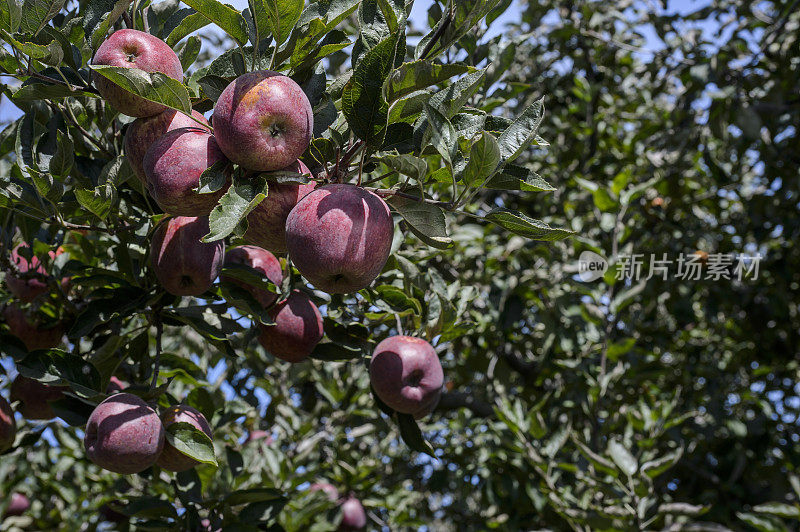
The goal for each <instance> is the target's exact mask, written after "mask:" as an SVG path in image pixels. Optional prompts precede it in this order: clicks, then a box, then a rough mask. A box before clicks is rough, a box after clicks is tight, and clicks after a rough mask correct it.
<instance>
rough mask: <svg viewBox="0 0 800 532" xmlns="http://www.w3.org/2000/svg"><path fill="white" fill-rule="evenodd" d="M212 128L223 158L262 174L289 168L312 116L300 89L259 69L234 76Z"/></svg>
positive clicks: (308, 136)
mask: <svg viewBox="0 0 800 532" xmlns="http://www.w3.org/2000/svg"><path fill="white" fill-rule="evenodd" d="M212 123H213V125H214V134H215V135H216V137H217V142H219V147H220V148H222V151H223V152H225V155H227V156H228V159H230V160H231V161H233V162H235V163H236V164H238V165H240V166H243V167H245V168H247V169H249V170H257V171H261V172H267V171H270V170H278V169H280V168H285V167H287V166H289V165H290V164H291V163H292V162H294V161H295V160H296V159H297V158H298V157H300V156H301V155H302V154H303V152H304V151H306V148H308V144H309V142H311V135H312V134H313V132H314V113H313V111H312V109H311V104H310V103H309V101H308V98H307V97H306V95H305V93H304V92H303V89H301V88H300V85H298V84H297V83H295V82H294V81H293V80H292V79H291V78H288V77H286V76H283V75H281V74H279V73H277V72H273V71H271V70H260V71H257V72H250V73H248V74H244V75H242V76H239V77H238V78H236V79H235V80H233V82H231V84H230V85H228V86H227V87H226V88H225V90H223V91H222V94H220V97H219V100H217V105H216V107H215V108H214V116H213V118H212Z"/></svg>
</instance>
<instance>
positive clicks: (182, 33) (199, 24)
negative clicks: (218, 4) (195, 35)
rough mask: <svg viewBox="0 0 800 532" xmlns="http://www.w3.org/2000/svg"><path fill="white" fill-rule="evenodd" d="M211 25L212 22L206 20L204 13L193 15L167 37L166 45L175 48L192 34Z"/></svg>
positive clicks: (186, 18) (184, 19)
mask: <svg viewBox="0 0 800 532" xmlns="http://www.w3.org/2000/svg"><path fill="white" fill-rule="evenodd" d="M209 24H211V21H210V20H208V18H206V16H205V15H203V14H202V13H192V14H191V15H188V16H186V17H184V18H183V20H181V21H180V23H179V24H178V25H177V26H175V29H173V30H172V31H171V32H170V33H169V35H168V36H167V39H166V43H167V44H168V45H170V46H175V45H176V44H178V42H179V41H180V40H181V39H183V38H184V37H186V36H187V35H189V34H190V33H192V32H195V31H197V30H199V29H201V28H204V27H206V26H208V25H209Z"/></svg>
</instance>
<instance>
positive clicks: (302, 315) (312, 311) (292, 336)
mask: <svg viewBox="0 0 800 532" xmlns="http://www.w3.org/2000/svg"><path fill="white" fill-rule="evenodd" d="M270 316H271V317H272V319H273V320H274V321H275V324H274V325H259V328H260V329H261V334H259V336H258V341H259V342H260V343H261V345H262V346H263V347H264V349H266V350H267V351H268V352H269V353H270V354H272V356H274V357H277V358H280V359H281V360H285V361H287V362H302V361H303V360H305V359H306V358H307V357H308V355H310V354H311V352H312V351H313V350H314V348H315V347H316V345H317V344H318V343H319V341H320V340H322V336H323V334H325V332H324V330H323V328H322V315H320V313H319V309H318V308H317V306H316V305H315V304H314V302H313V301H311V299H310V298H309V297H308V296H307V295H306V294H304V293H303V292H301V291H300V290H294V291H292V293H291V294H289V297H288V298H286V299H285V300H284V301H282V302H280V303H278V304H277V305H275V306H274V307H273V308H272V309H271V310H270Z"/></svg>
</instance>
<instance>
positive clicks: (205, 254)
mask: <svg viewBox="0 0 800 532" xmlns="http://www.w3.org/2000/svg"><path fill="white" fill-rule="evenodd" d="M185 4H187V5H188V6H189V7H188V8H187V7H184V8H179V6H178V3H177V2H169V1H162V2H152V3H151V2H147V1H134V2H132V3H131V2H128V1H124V0H120V1H118V2H113V1H110V0H91V1H88V2H77V3H76V2H66V3H64V2H63V1H62V2H58V1H53V2H48V1H39V0H34V1H28V0H26V1H25V2H24V3H22V4H18V3H16V2H15V0H7V1H6V2H5V3H3V4H2V5H0V36H2V39H3V41H4V43H5V45H4V48H3V51H2V55H0V66H1V67H2V72H3V76H6V77H9V78H15V79H16V80H17V82H16V84H12V85H10V87H12V91H11V92H9V93H8V94H9V95H10V98H11V100H12V101H13V102H14V103H15V104H17V105H18V106H19V107H20V108H21V109H23V110H24V111H25V112H24V115H23V117H21V118H20V119H18V120H17V121H15V122H14V123H12V124H11V125H10V126H9V127H8V128H7V129H6V130H5V131H4V132H3V134H2V139H1V140H0V144H1V145H2V148H3V156H4V157H5V159H4V163H3V164H4V165H3V166H2V173H3V177H2V180H3V188H4V194H3V198H2V200H1V201H0V215H1V216H2V219H3V226H2V239H3V242H2V269H3V271H4V282H3V289H2V298H3V299H2V315H3V322H4V325H3V329H2V334H3V336H2V350H3V355H4V356H5V357H6V359H7V360H6V362H8V363H7V364H6V365H4V366H3V367H4V368H6V371H7V373H6V374H7V375H10V376H13V375H16V376H13V381H12V379H11V378H10V377H7V378H6V379H4V380H3V394H2V396H0V450H2V451H3V453H4V454H3V455H2V456H0V463H2V470H0V478H3V479H4V480H3V481H2V482H3V483H2V488H0V493H1V494H2V499H1V500H0V513H3V515H4V516H5V518H7V519H9V523H11V525H9V526H23V527H25V526H32V527H33V528H40V527H41V528H50V527H53V528H57V527H59V526H68V527H71V526H73V525H68V524H65V523H55V522H53V521H50V519H51V518H52V516H53V515H54V514H52V513H50V508H52V507H53V505H54V504H55V505H56V506H57V507H59V508H63V509H64V510H65V512H66V514H67V515H69V514H71V513H73V512H77V513H76V514H75V517H74V518H75V519H84V523H85V522H86V521H87V520H88V521H91V522H94V523H102V522H107V523H110V524H111V525H109V526H112V527H114V526H117V525H113V523H117V524H119V526H122V524H121V523H127V524H126V525H125V526H134V527H137V529H139V528H141V529H147V530H155V529H186V530H200V529H202V530H219V529H222V530H251V529H252V530H267V529H269V530H278V529H287V530H306V529H309V527H312V524H313V527H314V528H311V529H314V530H327V529H330V530H332V529H337V528H338V529H340V530H356V529H364V528H371V529H373V528H381V527H383V528H387V527H388V528H390V529H394V528H395V527H397V526H406V525H408V524H410V523H412V522H413V519H414V518H413V512H412V513H411V514H408V513H406V514H404V515H403V516H395V517H393V514H392V513H391V509H387V508H386V505H395V504H400V499H397V500H394V501H393V502H390V501H388V500H384V501H383V503H381V502H379V501H377V499H376V497H375V495H374V493H373V492H372V491H371V490H370V489H369V488H368V482H367V480H368V479H367V478H363V477H360V476H359V475H358V472H357V469H356V468H355V465H356V464H355V463H353V462H350V461H349V460H347V459H344V460H342V459H341V458H340V459H338V460H334V459H333V455H331V454H330V453H336V452H337V451H336V450H335V447H336V446H337V445H343V446H352V445H353V442H354V441H357V440H358V439H359V438H361V437H364V436H366V435H367V434H369V433H371V432H374V431H380V432H382V433H383V436H381V437H380V438H379V439H378V440H374V441H375V444H373V445H370V448H369V449H368V452H370V453H375V456H376V457H377V456H379V455H380V454H381V453H382V452H385V451H383V450H382V449H381V447H382V446H386V447H387V448H388V447H392V448H398V446H402V448H401V451H402V452H403V453H407V456H415V457H416V458H414V459H415V460H421V461H423V462H426V461H427V462H429V461H430V460H431V459H432V458H433V457H435V454H434V453H435V452H434V449H433V447H432V446H431V444H430V443H429V442H428V441H426V438H425V435H424V432H423V429H424V426H425V424H426V423H429V422H430V421H431V420H432V419H435V417H436V416H437V415H438V414H437V410H436V408H437V405H438V404H439V401H440V399H441V397H442V394H443V392H444V391H445V390H444V388H445V386H444V385H445V380H446V378H447V370H446V369H443V364H442V360H441V358H442V357H443V354H444V353H446V352H447V351H448V345H449V342H450V341H452V340H453V339H454V338H456V337H458V336H459V335H460V334H462V333H463V331H464V330H465V329H466V328H468V327H469V326H470V325H469V323H468V322H467V321H465V320H463V319H462V318H463V313H464V309H465V308H466V307H467V306H469V305H470V298H471V297H472V296H471V292H470V291H469V290H468V289H467V288H468V287H462V288H463V289H462V288H459V287H458V286H457V285H456V284H452V282H451V281H449V280H445V279H443V278H442V277H441V275H439V274H438V273H437V272H436V271H434V270H429V271H426V270H425V269H424V268H422V267H421V266H422V264H420V265H419V267H418V265H417V264H416V263H418V262H419V258H418V257H420V256H435V255H436V254H437V253H439V250H443V249H448V248H450V247H451V246H452V245H453V240H452V239H451V237H450V236H449V235H450V231H452V230H453V228H455V227H457V226H458V224H460V223H462V222H463V221H465V220H469V221H470V223H474V222H475V221H477V222H478V223H481V224H495V225H497V226H500V227H502V228H504V229H505V230H506V231H508V234H509V236H510V235H511V234H517V235H521V236H522V237H525V238H528V239H534V240H545V241H548V240H558V239H562V238H565V237H568V236H569V235H570V234H571V231H568V230H565V229H559V228H556V227H551V226H550V225H548V224H547V223H545V222H544V221H541V220H536V219H532V218H530V217H528V216H526V215H525V214H524V213H522V212H516V211H513V210H509V209H506V208H504V207H503V206H502V202H498V203H497V204H496V205H495V206H494V208H490V209H486V208H484V207H481V206H480V204H478V203H477V202H476V199H477V198H484V201H488V202H489V203H491V202H492V199H491V198H492V196H493V195H496V194H497V192H498V191H499V190H514V191H525V192H543V191H550V190H553V187H551V186H550V185H548V184H547V183H546V182H545V181H544V180H542V179H541V178H540V177H538V176H537V175H536V174H535V173H533V172H532V171H530V170H528V169H527V168H526V167H525V166H522V165H518V164H515V163H514V160H515V159H517V158H518V157H519V156H520V155H521V154H523V153H525V152H526V151H527V150H528V148H529V147H531V146H538V147H545V146H547V143H546V141H545V140H544V139H542V138H540V137H538V136H537V128H538V127H539V124H540V123H541V121H542V118H543V101H542V100H541V99H538V100H535V101H531V102H529V103H527V104H526V105H525V106H519V105H515V106H513V108H510V109H509V110H510V111H512V112H511V114H510V115H508V116H509V117H505V116H504V115H503V114H501V113H497V112H491V110H492V109H493V108H494V106H492V107H487V108H486V109H482V108H481V103H480V102H481V101H482V99H483V98H485V94H482V91H483V92H485V91H486V90H487V88H488V85H487V83H486V75H487V69H488V67H485V66H484V67H480V66H479V63H480V61H479V60H478V61H476V60H474V59H467V60H465V59H464V57H462V56H460V55H459V54H457V53H455V54H451V50H453V51H457V50H458V49H459V48H458V46H457V45H456V43H458V42H459V39H462V38H464V37H465V36H467V35H468V34H470V32H472V31H474V28H478V27H480V28H482V27H485V25H486V24H487V23H488V22H491V20H493V19H494V18H496V16H497V15H498V14H499V13H500V12H502V10H503V9H505V8H507V7H508V2H499V1H498V0H494V1H491V0H489V1H487V0H483V1H479V0H475V1H472V0H471V1H465V2H450V3H448V4H446V5H445V6H444V7H443V8H441V7H439V6H436V8H437V9H433V10H432V11H431V13H430V15H431V22H432V24H431V29H430V31H429V33H428V34H427V35H421V36H419V35H418V36H416V38H415V39H414V41H415V42H414V43H413V44H412V43H411V42H410V40H407V35H406V32H407V28H408V23H407V17H408V15H409V13H410V11H411V8H412V5H411V2H405V3H404V2H402V1H393V0H382V1H363V2H356V1H347V0H328V1H318V2H310V3H308V5H304V2H303V1H302V0H299V1H297V0H288V1H277V0H254V1H252V2H250V4H249V7H248V9H246V10H244V11H242V12H240V11H238V10H236V9H234V8H232V7H230V6H228V5H225V4H222V3H219V2H218V1H217V0H190V1H186V2H185ZM437 10H438V11H437ZM213 27H216V29H214V30H213V31H212V28H213ZM198 30H199V32H198ZM219 30H221V31H222V32H224V36H222V35H223V34H222V33H220V32H219ZM208 32H211V33H208ZM206 33H208V35H212V36H215V37H214V38H216V39H217V40H218V41H219V42H220V43H224V44H225V45H226V46H228V48H222V49H220V48H214V49H213V51H212V52H209V50H208V49H204V48H203V47H201V44H202V41H201V39H200V38H199V37H198V35H206ZM209 40H211V38H209ZM201 50H202V52H201ZM456 55H459V57H458V59H456V58H455V56H456ZM345 58H347V59H349V61H350V66H348V67H343V64H344V59H345ZM326 69H329V70H330V72H331V73H329V71H327V70H326ZM338 71H341V73H339V74H337V75H332V72H338ZM522 100H523V99H522V98H521V99H520V101H522ZM7 147H10V150H9V149H7ZM487 198H488V199H487ZM415 257H417V258H415ZM454 267H455V269H456V270H458V265H454ZM453 355H454V356H455V359H453V360H451V361H450V362H448V364H453V363H455V364H457V363H458V360H457V359H458V353H453ZM12 361H13V363H12ZM12 367H13V368H15V372H13V373H12V372H11V368H12ZM212 368H213V369H214V371H216V372H219V371H223V372H225V374H226V376H225V377H223V378H219V379H217V380H215V381H212V377H210V374H211V373H210V372H211V370H212ZM312 371H314V372H321V373H316V375H317V377H315V380H316V384H315V380H310V379H309V375H310V372H312ZM323 375H324V376H325V378H324V381H322V382H320V381H319V380H318V379H319V378H321V377H322V376H323ZM343 375H348V376H347V377H346V378H344V377H343ZM309 387H310V388H309ZM315 387H317V388H319V389H320V392H315V391H314V388H315ZM320 394H322V395H321V396H320ZM6 397H7V399H6ZM316 397H324V398H325V400H329V401H332V402H334V403H337V402H343V401H344V402H345V403H350V402H352V404H354V405H357V408H356V409H355V410H352V411H351V412H350V413H349V414H348V415H346V416H339V417H336V418H332V417H331V416H326V418H327V419H326V420H315V421H314V422H309V421H304V420H303V419H302V418H298V417H296V416H295V415H294V414H291V415H290V414H289V413H288V412H289V411H292V410H297V409H301V410H307V409H312V410H313V404H308V403H309V401H317V400H318V399H317V398H316ZM265 405H266V406H265ZM310 415H311V417H312V418H313V417H315V415H314V414H313V413H311V414H310ZM334 419H335V421H334ZM317 421H320V422H322V423H323V424H322V425H316V422H317ZM330 423H335V424H337V425H339V426H341V427H342V428H344V427H349V428H347V429H345V433H344V434H347V435H346V436H342V437H340V438H338V439H337V441H331V442H329V443H328V444H326V445H325V446H326V447H331V448H332V449H329V450H327V451H324V452H323V453H322V454H321V455H319V456H317V457H316V458H315V459H316V460H318V463H317V465H316V467H314V468H311V466H310V464H308V463H307V462H308V460H310V459H311V458H312V457H310V453H312V452H315V447H317V446H320V445H322V440H323V439H324V438H325V435H326V434H327V433H329V431H330V427H329V426H327V427H326V424H330ZM376 423H377V425H376ZM420 424H421V425H422V426H420ZM41 438H44V440H45V441H44V442H42V441H40V439H41ZM342 438H343V439H342ZM37 445H38V446H42V445H47V447H48V448H49V453H50V455H51V460H55V461H57V462H58V463H59V464H60V465H59V466H58V467H59V470H62V471H63V475H64V476H65V478H73V479H74V480H75V484H76V485H83V484H85V483H86V482H89V483H92V484H93V487H92V488H88V492H84V493H81V492H78V493H76V494H74V495H62V494H60V493H56V492H51V491H49V490H50V488H46V487H44V486H43V485H41V484H37V481H36V478H38V477H37V475H40V474H41V473H36V472H34V471H35V469H29V470H22V469H21V470H19V471H17V472H15V467H22V466H18V465H17V466H15V465H14V464H15V463H18V462H19V461H20V460H25V456H26V453H27V452H29V450H30V449H31V448H33V447H35V446H37ZM320 452H322V451H320ZM426 456H427V457H428V458H426ZM60 460H68V462H69V464H70V465H69V466H67V465H66V464H61V462H60ZM32 464H33V465H31V467H39V466H38V465H36V464H37V461H36V460H35V459H34V460H32ZM42 465H43V464H42ZM61 468H63V469H61ZM25 471H27V472H25ZM28 475H31V476H32V478H27V479H26V478H25V477H26V476H28ZM373 480H378V479H377V478H375V479H373ZM375 493H377V492H375ZM402 497H403V496H401V498H402ZM406 497H413V493H412V492H409V493H408V494H407V496H406ZM413 500H414V501H415V502H414V504H420V503H421V502H423V501H421V500H420V499H418V498H415V499H413ZM82 501H87V502H88V505H89V507H88V508H87V507H86V504H83V503H82ZM410 502H411V499H409V500H408V501H407V502H406V503H403V504H409V503H410ZM365 506H366V510H365ZM78 507H80V509H78ZM88 510H91V512H89V513H87V511H88ZM368 511H369V513H370V516H369V517H368V515H367V513H368ZM90 514H91V517H86V516H87V515H90ZM80 516H83V517H80ZM395 518H396V519H398V521H396V522H392V519H395ZM15 519H16V521H15ZM25 519H28V521H25ZM67 519H68V520H69V519H73V518H72V517H67ZM403 520H406V522H405V525H404V522H403ZM14 523H17V524H16V525H15V524H14ZM104 526H105V525H104ZM76 529H77V528H76Z"/></svg>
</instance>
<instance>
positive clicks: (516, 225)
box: [484, 208, 573, 241]
mask: <svg viewBox="0 0 800 532" xmlns="http://www.w3.org/2000/svg"><path fill="white" fill-rule="evenodd" d="M484 219H486V220H489V221H490V222H492V223H496V224H497V225H499V226H500V227H503V228H505V229H508V230H509V231H511V232H512V233H514V234H516V235H520V236H524V237H526V238H530V239H531V240H541V241H552V240H561V239H562V238H567V237H568V236H570V235H572V234H573V232H572V231H570V230H569V229H561V228H557V227H550V226H549V225H547V224H546V223H545V222H543V221H541V220H535V219H533V218H530V217H529V216H526V215H524V214H522V213H521V212H516V211H511V210H509V209H504V208H498V209H493V210H491V211H490V212H489V213H488V214H486V215H485V216H484Z"/></svg>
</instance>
